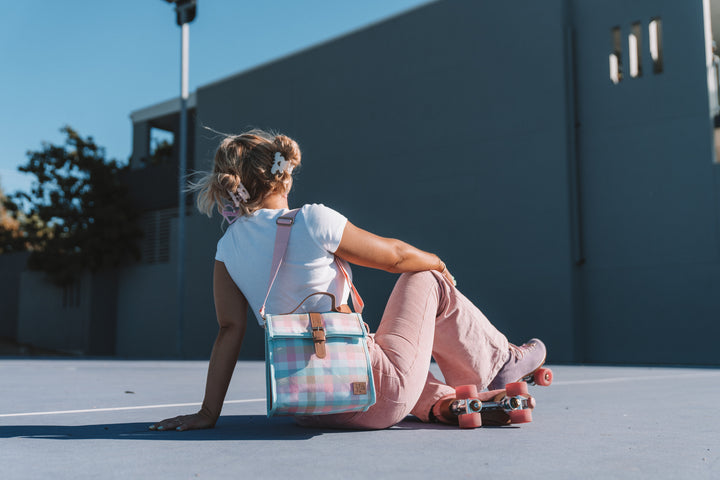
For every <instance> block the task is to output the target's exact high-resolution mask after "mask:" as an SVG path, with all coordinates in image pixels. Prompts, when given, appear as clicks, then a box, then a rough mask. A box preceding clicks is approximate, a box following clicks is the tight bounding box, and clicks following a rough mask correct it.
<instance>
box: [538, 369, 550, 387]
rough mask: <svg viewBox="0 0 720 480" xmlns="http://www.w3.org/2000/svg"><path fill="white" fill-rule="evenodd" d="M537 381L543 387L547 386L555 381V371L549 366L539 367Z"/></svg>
mask: <svg viewBox="0 0 720 480" xmlns="http://www.w3.org/2000/svg"><path fill="white" fill-rule="evenodd" d="M534 379H535V383H536V384H538V385H540V386H541V387H547V386H548V385H550V384H551V383H552V381H553V373H552V370H550V369H549V368H538V369H537V370H536V371H535V375H534Z"/></svg>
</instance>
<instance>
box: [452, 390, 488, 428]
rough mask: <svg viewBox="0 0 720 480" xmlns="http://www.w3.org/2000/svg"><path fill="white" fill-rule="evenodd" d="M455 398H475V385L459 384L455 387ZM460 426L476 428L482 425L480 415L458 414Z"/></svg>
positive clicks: (476, 393)
mask: <svg viewBox="0 0 720 480" xmlns="http://www.w3.org/2000/svg"><path fill="white" fill-rule="evenodd" d="M455 398H457V399H458V400H469V399H477V398H478V391H477V385H460V386H459V387H457V388H455ZM458 423H459V424H460V428H477V427H480V426H482V417H481V416H480V414H479V413H465V414H462V415H459V416H458Z"/></svg>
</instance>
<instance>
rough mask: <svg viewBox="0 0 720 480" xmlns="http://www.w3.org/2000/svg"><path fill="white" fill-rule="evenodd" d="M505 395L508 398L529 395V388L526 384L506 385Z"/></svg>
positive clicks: (514, 383)
mask: <svg viewBox="0 0 720 480" xmlns="http://www.w3.org/2000/svg"><path fill="white" fill-rule="evenodd" d="M505 394H506V395H507V396H508V397H516V396H518V395H527V394H528V386H527V383H525V382H513V383H508V384H507V385H505Z"/></svg>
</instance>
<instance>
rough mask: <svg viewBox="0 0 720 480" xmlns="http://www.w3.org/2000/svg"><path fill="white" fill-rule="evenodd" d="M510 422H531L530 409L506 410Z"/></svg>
mask: <svg viewBox="0 0 720 480" xmlns="http://www.w3.org/2000/svg"><path fill="white" fill-rule="evenodd" d="M508 415H509V416H510V423H530V422H532V410H512V411H510V412H508Z"/></svg>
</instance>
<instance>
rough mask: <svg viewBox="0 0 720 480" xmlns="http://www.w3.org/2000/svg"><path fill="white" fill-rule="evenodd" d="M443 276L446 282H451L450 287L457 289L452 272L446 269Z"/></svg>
mask: <svg viewBox="0 0 720 480" xmlns="http://www.w3.org/2000/svg"><path fill="white" fill-rule="evenodd" d="M442 275H443V277H445V280H447V281H448V282H450V285H452V286H453V287H457V281H456V280H455V277H453V276H452V274H451V273H450V270H448V269H447V268H445V271H443V272H442Z"/></svg>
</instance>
